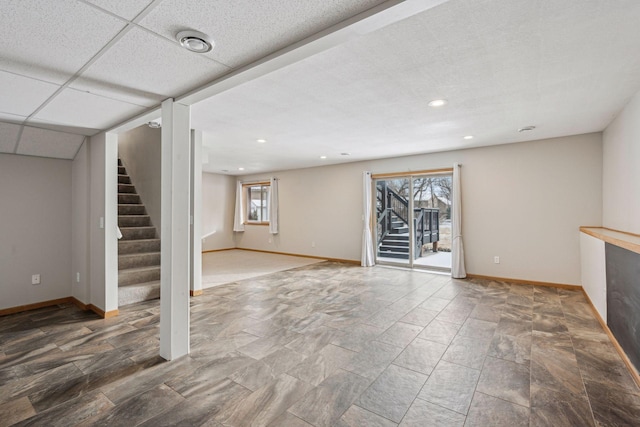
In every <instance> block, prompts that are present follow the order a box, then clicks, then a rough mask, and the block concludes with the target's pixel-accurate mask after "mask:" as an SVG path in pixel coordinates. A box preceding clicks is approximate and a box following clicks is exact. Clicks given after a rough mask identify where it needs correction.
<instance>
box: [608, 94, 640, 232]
mask: <svg viewBox="0 0 640 427" xmlns="http://www.w3.org/2000/svg"><path fill="white" fill-rule="evenodd" d="M602 201H603V214H602V216H603V218H602V225H603V226H605V227H608V228H613V229H615V230H620V231H626V232H628V233H634V234H640V92H638V93H637V94H636V95H635V96H634V97H633V98H632V99H631V101H630V102H629V103H628V104H627V106H626V107H625V108H624V110H622V112H620V114H618V116H617V117H616V118H615V120H614V121H613V122H612V123H611V124H610V125H609V126H608V127H607V129H606V130H605V131H604V136H603V200H602Z"/></svg>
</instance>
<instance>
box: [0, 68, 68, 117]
mask: <svg viewBox="0 0 640 427" xmlns="http://www.w3.org/2000/svg"><path fill="white" fill-rule="evenodd" d="M0 87H1V88H2V96H1V97H0V111H4V112H9V113H13V114H17V115H20V116H29V115H30V114H31V113H33V112H34V111H35V110H36V108H38V107H39V106H40V105H41V104H42V103H43V102H44V101H46V100H47V99H49V97H50V96H51V95H53V93H54V92H55V91H56V90H58V88H59V87H60V86H58V85H55V84H52V83H46V82H43V81H40V80H34V79H31V78H28V77H23V76H20V75H17V74H13V73H7V72H4V71H0Z"/></svg>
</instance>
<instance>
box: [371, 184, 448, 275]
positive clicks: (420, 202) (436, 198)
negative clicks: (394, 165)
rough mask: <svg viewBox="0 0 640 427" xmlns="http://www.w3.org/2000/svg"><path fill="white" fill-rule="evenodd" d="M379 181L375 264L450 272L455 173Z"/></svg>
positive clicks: (377, 186) (376, 203)
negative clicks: (453, 181) (453, 178)
mask: <svg viewBox="0 0 640 427" xmlns="http://www.w3.org/2000/svg"><path fill="white" fill-rule="evenodd" d="M374 182H375V193H376V198H375V202H374V203H375V207H374V208H375V213H376V227H375V229H374V231H373V233H374V239H375V240H374V241H375V245H376V262H377V263H379V264H388V265H400V266H408V267H412V268H424V269H429V270H438V271H451V203H452V200H453V198H452V191H451V189H452V177H451V174H449V173H445V174H442V173H440V174H425V175H414V176H412V175H407V176H393V177H390V178H377V179H375V181H374Z"/></svg>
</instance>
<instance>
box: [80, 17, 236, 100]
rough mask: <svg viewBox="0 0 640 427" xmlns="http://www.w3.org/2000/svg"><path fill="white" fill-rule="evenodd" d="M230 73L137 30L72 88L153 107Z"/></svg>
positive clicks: (118, 44)
mask: <svg viewBox="0 0 640 427" xmlns="http://www.w3.org/2000/svg"><path fill="white" fill-rule="evenodd" d="M227 71H228V68H226V67H224V66H222V65H220V64H217V63H216V62H214V61H211V60H209V59H207V58H205V57H203V56H200V55H198V54H196V53H193V52H189V51H187V50H185V49H183V48H181V47H180V46H179V45H178V44H177V43H173V42H168V41H167V40H165V39H163V38H162V37H158V36H157V35H154V34H151V33H149V32H147V31H145V30H141V29H138V28H135V29H133V30H131V31H129V32H128V33H127V34H126V35H125V36H124V37H122V39H120V40H119V41H118V42H117V43H116V44H115V45H114V46H113V47H112V48H111V49H110V50H109V51H108V52H107V53H105V54H104V55H103V56H102V57H101V58H100V59H98V60H97V61H96V62H95V63H93V64H92V65H91V66H90V67H89V68H88V69H87V71H86V72H84V73H83V74H82V76H81V77H80V78H79V79H78V80H76V81H75V82H74V83H73V84H72V87H74V88H78V89H82V90H90V91H92V92H95V93H99V94H102V95H105V96H111V97H113V98H116V99H121V100H135V101H136V102H137V103H142V104H143V105H145V106H150V105H155V104H157V103H159V102H160V101H162V100H163V99H166V98H167V97H174V96H178V95H181V94H183V93H185V92H187V91H188V90H190V89H193V88H196V87H198V86H201V85H203V84H204V83H206V82H209V81H210V80H213V79H214V78H215V77H217V76H220V75H222V74H224V73H225V72H227Z"/></svg>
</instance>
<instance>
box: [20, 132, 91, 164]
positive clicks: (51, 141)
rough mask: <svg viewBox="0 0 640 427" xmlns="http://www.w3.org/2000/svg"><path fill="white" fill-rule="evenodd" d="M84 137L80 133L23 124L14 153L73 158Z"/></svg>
mask: <svg viewBox="0 0 640 427" xmlns="http://www.w3.org/2000/svg"><path fill="white" fill-rule="evenodd" d="M84 138H85V137H84V136H82V135H74V134H70V133H63V132H55V131H52V130H48V129H38V128H34V127H29V126H25V128H24V130H23V131H22V136H21V137H20V143H19V144H18V150H17V152H16V153H17V154H23V155H26V156H38V157H52V158H55V159H73V158H74V156H75V155H76V152H77V151H78V149H79V148H80V145H81V144H82V141H83V140H84Z"/></svg>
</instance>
